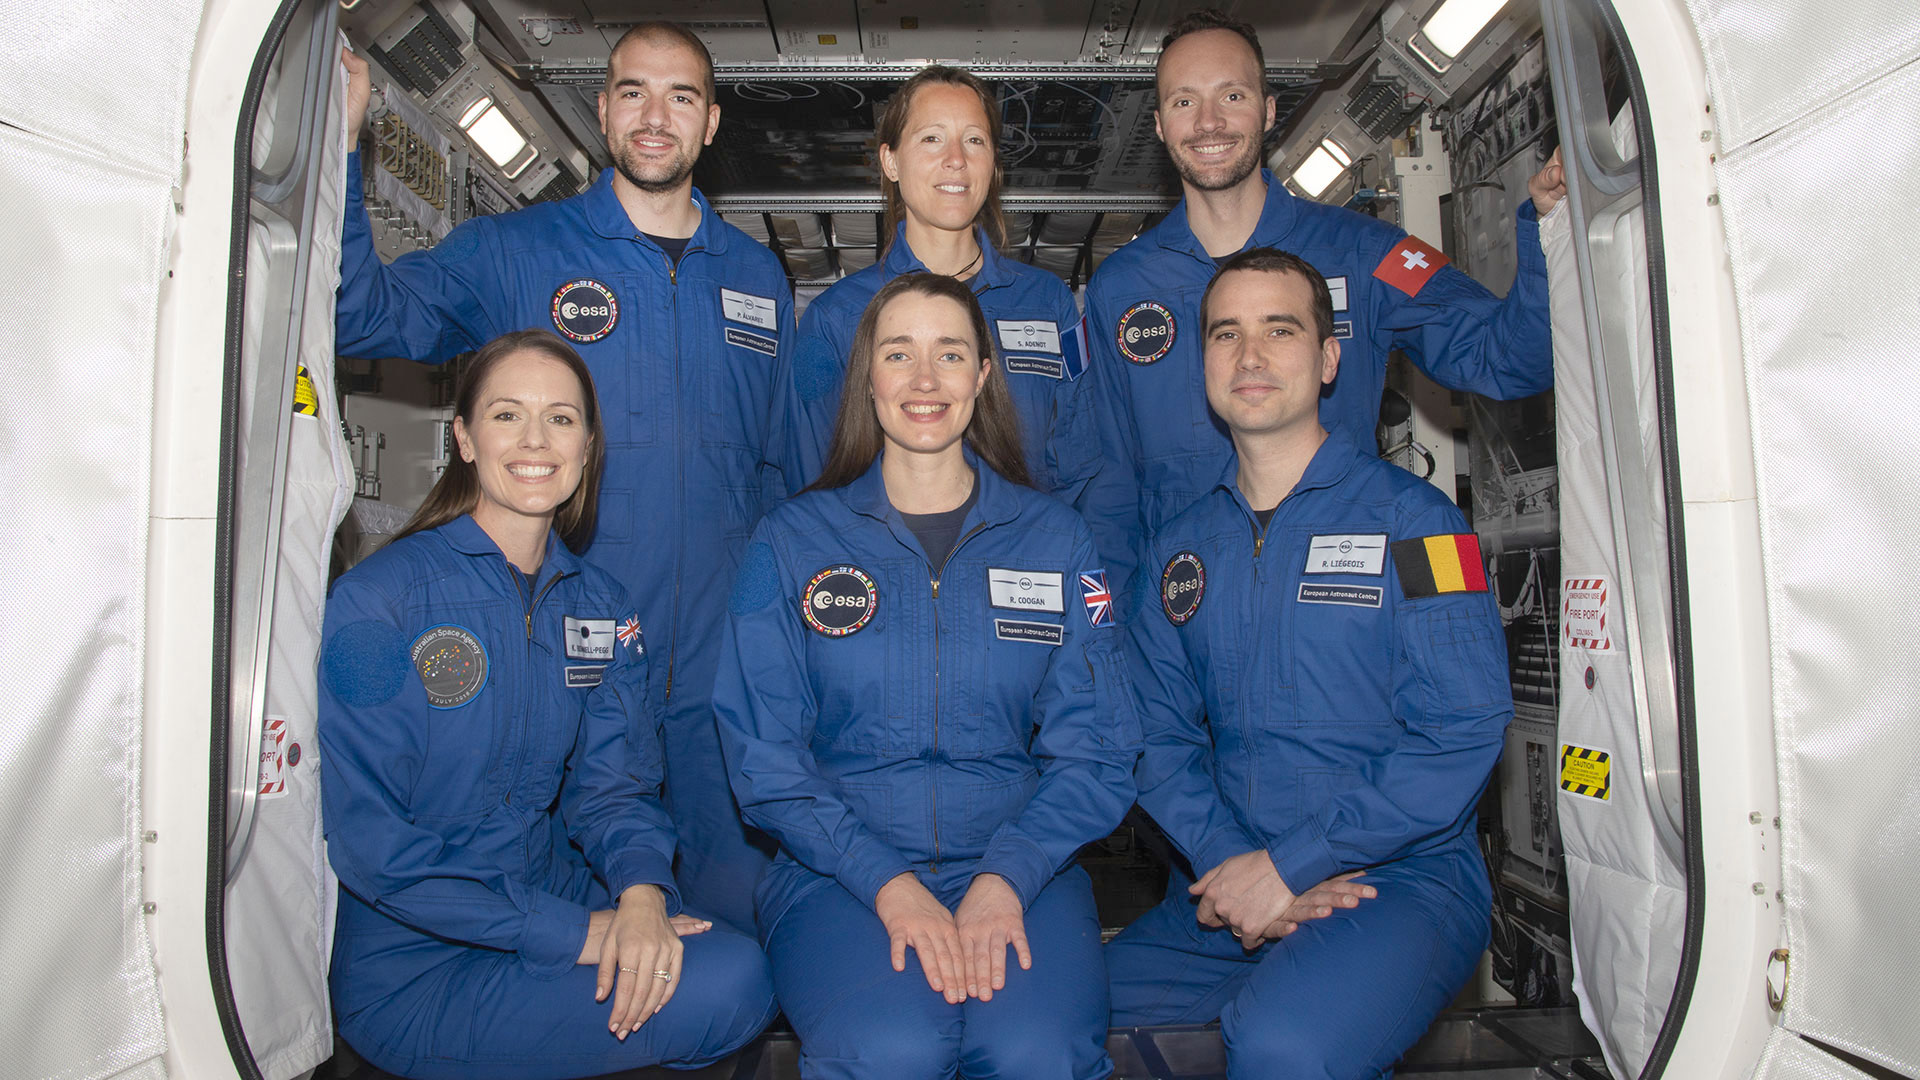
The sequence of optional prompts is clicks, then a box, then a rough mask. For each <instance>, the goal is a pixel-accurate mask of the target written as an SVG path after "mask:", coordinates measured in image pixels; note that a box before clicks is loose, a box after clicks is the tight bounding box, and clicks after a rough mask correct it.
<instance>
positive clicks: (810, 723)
mask: <svg viewBox="0 0 1920 1080" xmlns="http://www.w3.org/2000/svg"><path fill="white" fill-rule="evenodd" d="M771 524H772V523H771V522H767V521H763V522H761V523H760V526H759V528H758V529H756V530H755V532H754V535H753V539H752V541H751V542H749V543H748V545H747V553H746V556H745V558H744V559H743V560H742V561H741V564H740V573H739V576H738V577H737V578H736V579H735V580H734V588H733V595H732V597H731V598H730V599H729V600H728V602H727V607H728V616H729V617H728V619H727V625H726V631H725V633H724V634H723V636H722V639H721V644H720V666H719V672H718V674H717V676H716V677H715V680H714V688H713V709H714V717H715V720H716V721H717V723H718V725H719V729H720V746H721V749H722V750H723V751H724V752H725V754H726V759H727V771H728V773H729V775H730V776H731V777H732V781H733V793H734V796H735V797H736V798H737V799H739V801H740V813H741V816H742V817H744V818H745V819H746V820H747V822H748V823H749V824H752V825H754V826H757V827H759V828H762V829H765V830H766V831H767V832H769V833H772V834H773V836H774V837H775V838H776V839H778V840H779V841H780V846H781V848H782V849H783V850H784V851H786V852H787V853H788V854H789V855H791V856H792V857H793V858H794V859H795V860H797V861H798V862H799V863H800V864H801V865H803V866H805V867H807V868H808V869H809V870H812V871H813V872H814V873H817V874H822V875H825V876H827V877H831V878H834V879H836V880H837V881H839V882H840V884H841V885H843V886H845V887H846V890H847V891H848V892H850V893H852V894H853V895H854V896H855V897H858V898H859V900H860V901H861V902H862V903H864V904H866V905H867V906H868V907H872V906H873V903H874V898H875V897H876V896H878V895H879V892H880V887H881V886H882V885H885V884H886V883H887V882H889V881H891V880H893V878H894V877H896V876H898V875H900V874H904V873H908V872H910V871H911V870H912V869H913V866H912V864H911V863H909V862H908V861H907V859H906V857H905V856H903V855H901V854H900V852H899V851H898V850H897V849H896V848H894V846H893V845H891V844H889V843H887V842H886V841H885V840H882V839H881V838H880V837H879V836H878V835H876V834H875V833H874V831H873V830H872V829H870V828H868V827H867V825H866V823H865V822H863V821H861V820H860V818H859V816H858V815H857V814H855V813H854V812H853V809H852V808H851V807H850V806H848V805H847V803H846V800H845V799H843V798H842V797H841V792H840V787H839V785H838V784H837V783H835V782H834V781H833V780H831V779H829V778H827V777H826V776H825V775H823V774H822V773H821V772H820V768H819V764H818V762H817V761H816V760H815V758H814V756H813V750H812V748H811V745H810V743H811V740H812V737H813V730H814V721H815V718H816V717H817V716H818V715H819V707H818V704H817V702H816V701H815V698H814V694H813V687H812V683H811V681H810V677H809V674H808V671H807V662H806V641H805V639H804V637H803V635H805V634H807V633H810V632H811V631H809V630H807V629H806V628H805V627H804V626H802V625H801V622H800V616H799V614H798V612H797V611H795V609H794V605H793V603H792V600H793V598H795V597H798V596H799V595H800V588H799V585H798V584H797V582H796V581H795V580H794V579H793V578H792V576H791V575H789V574H788V573H787V572H786V569H785V567H784V566H782V565H781V564H780V561H779V559H778V557H777V556H776V554H775V551H774V546H773V544H774V540H773V533H774V531H775V530H774V529H773V528H771V527H770V526H771Z"/></svg>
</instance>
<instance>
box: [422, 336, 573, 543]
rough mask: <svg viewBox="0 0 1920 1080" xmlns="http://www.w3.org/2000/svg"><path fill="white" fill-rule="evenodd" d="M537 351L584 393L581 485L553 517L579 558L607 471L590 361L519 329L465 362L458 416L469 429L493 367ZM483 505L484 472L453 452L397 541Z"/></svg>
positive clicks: (458, 392) (456, 390)
mask: <svg viewBox="0 0 1920 1080" xmlns="http://www.w3.org/2000/svg"><path fill="white" fill-rule="evenodd" d="M521 352H532V353H538V354H540V355H541V356H544V357H546V358H547V359H549V360H556V361H558V362H560V363H561V364H563V365H565V366H566V368H567V370H568V371H571V372H573V375H574V378H576V379H579V380H580V394H581V396H582V397H583V398H585V401H584V402H582V404H583V406H584V407H585V415H584V416H583V417H582V419H583V420H584V421H585V422H586V425H587V459H586V460H585V461H583V462H581V463H580V486H579V487H577V488H574V489H573V494H572V495H570V496H568V497H567V501H566V502H563V503H561V504H560V507H559V510H558V511H557V512H556V513H555V514H554V516H553V527H554V529H555V530H556V531H557V532H559V534H560V539H561V540H562V541H564V542H565V543H566V545H567V547H569V548H571V549H572V550H573V551H574V552H575V553H576V554H577V553H579V552H582V551H585V550H586V549H587V545H588V544H589V543H592V542H593V523H594V514H595V510H596V503H597V501H598V499H599V496H600V474H601V473H602V472H603V471H604V470H605V467H606V461H607V439H606V430H605V428H603V427H602V426H601V423H600V400H599V398H598V397H597V396H596V395H595V394H594V392H593V376H592V375H591V374H590V373H589V372H588V371H587V365H586V362H585V361H583V360H581V359H580V354H579V353H577V352H574V351H573V347H572V346H571V345H568V344H567V343H566V342H564V341H562V340H560V339H559V338H558V337H557V336H555V335H554V333H553V332H552V331H551V330H516V331H514V332H513V333H511V334H502V335H500V336H499V337H497V338H494V339H493V340H492V341H489V342H487V343H486V344H485V345H482V346H481V347H480V351H478V352H476V353H474V354H473V359H471V360H469V361H467V367H466V370H465V371H462V372H461V373H460V385H459V386H457V387H455V388H454V402H453V411H454V415H456V416H458V417H459V418H460V419H461V421H462V422H463V423H465V424H466V425H468V426H469V427H471V426H472V425H473V423H474V421H475V420H477V419H479V418H478V417H477V416H475V415H474V414H475V413H477V412H479V409H480V388H481V387H482V386H485V385H486V382H487V376H489V375H491V374H493V369H494V368H497V367H499V366H500V364H501V362H503V361H505V360H506V359H507V358H508V357H510V356H512V355H514V354H515V353H521ZM479 503H480V473H479V470H478V469H476V468H475V467H474V464H473V462H471V461H466V460H464V459H462V458H461V457H460V455H459V454H458V453H455V454H454V455H453V456H452V458H451V459H450V460H449V461H448V462H447V468H446V471H445V472H443V473H441V474H440V479H439V480H437V481H435V482H434V485H433V490H432V491H429V492H427V497H426V499H425V500H424V501H422V502H421V503H420V509H418V510H415V511H414V512H413V517H411V518H409V519H408V520H407V524H406V526H405V527H404V528H402V529H401V530H400V531H399V532H398V533H396V534H394V537H393V538H394V539H395V540H398V539H400V538H401V537H403V536H411V535H413V534H414V533H417V532H425V531H426V530H428V529H437V528H439V527H440V526H442V525H445V524H446V523H447V522H449V521H452V520H454V519H455V518H457V517H459V516H460V515H462V514H466V513H470V512H472V510H473V508H474V507H475V506H478V505H479Z"/></svg>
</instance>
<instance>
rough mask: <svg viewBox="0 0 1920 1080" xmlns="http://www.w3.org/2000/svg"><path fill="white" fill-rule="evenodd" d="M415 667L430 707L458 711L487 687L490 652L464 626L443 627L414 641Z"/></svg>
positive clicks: (436, 628) (438, 627) (437, 627)
mask: <svg viewBox="0 0 1920 1080" xmlns="http://www.w3.org/2000/svg"><path fill="white" fill-rule="evenodd" d="M413 667H414V670H415V671H418V672H419V673H420V682H421V683H422V684H423V685H425V686H426V688H427V704H429V705H431V706H433V707H434V708H436V709H457V708H459V707H460V706H462V705H465V704H466V703H467V702H469V701H472V700H473V699H474V697H475V696H476V695H477V694H479V693H480V688H481V687H483V686H485V685H487V650H486V649H484V648H482V647H481V646H480V639H479V638H477V637H474V636H473V634H472V633H471V632H470V631H468V630H467V629H466V628H465V627H461V626H454V625H452V624H450V623H449V624H444V625H441V626H436V627H434V628H433V629H431V630H428V631H427V632H426V633H424V634H421V635H420V636H419V637H417V638H415V639H414V641H413Z"/></svg>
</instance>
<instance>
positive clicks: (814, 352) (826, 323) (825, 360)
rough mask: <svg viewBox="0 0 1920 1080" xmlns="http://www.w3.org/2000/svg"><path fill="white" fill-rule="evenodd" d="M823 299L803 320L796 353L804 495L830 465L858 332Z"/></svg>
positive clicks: (796, 427)
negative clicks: (850, 351)
mask: <svg viewBox="0 0 1920 1080" xmlns="http://www.w3.org/2000/svg"><path fill="white" fill-rule="evenodd" d="M822 301H826V297H825V296H824V295H823V296H818V297H815V298H814V301H813V303H811V304H809V305H807V310H806V312H805V313H803V314H802V315H801V316H800V332H799V337H798V338H797V339H796V340H795V345H794V351H793V379H792V384H793V396H792V403H791V405H790V407H789V409H788V418H789V421H788V422H789V425H790V427H791V430H792V434H791V439H792V442H793V445H794V448H795V449H794V456H795V458H796V460H797V461H798V463H799V473H800V479H799V482H798V483H797V484H795V485H793V487H794V490H796V491H797V490H799V489H800V488H803V487H805V486H807V485H808V484H811V483H813V482H814V480H816V479H818V478H819V476H820V470H821V468H822V467H824V466H825V465H826V463H827V448H828V447H829V446H830V445H832V443H833V425H834V422H835V420H837V419H838V418H839V416H840V394H841V390H842V388H843V384H844V383H845V381H846V373H847V350H848V348H850V347H851V345H852V339H853V331H854V327H853V326H852V325H849V324H848V322H847V320H846V319H844V318H841V317H839V316H838V313H837V311H836V310H834V309H835V307H836V305H834V304H833V303H832V302H831V301H826V302H824V303H823V302H822Z"/></svg>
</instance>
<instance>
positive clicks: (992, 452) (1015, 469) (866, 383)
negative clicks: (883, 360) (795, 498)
mask: <svg viewBox="0 0 1920 1080" xmlns="http://www.w3.org/2000/svg"><path fill="white" fill-rule="evenodd" d="M904 293H917V294H919V295H921V296H933V297H943V298H945V299H948V300H951V301H953V302H954V303H956V304H959V305H960V307H961V308H962V309H963V310H965V311H966V313H967V318H968V319H969V320H970V321H971V322H972V324H973V336H974V340H975V342H976V343H977V344H978V345H979V346H980V362H981V363H982V364H984V365H986V367H987V381H986V383H985V384H983V385H982V386H981V387H980V394H979V396H978V397H976V398H974V400H973V418H972V419H971V420H969V421H968V422H967V431H966V435H965V438H966V443H967V446H968V447H970V448H971V449H972V450H973V452H974V453H975V454H976V455H978V456H979V458H980V460H981V461H983V462H985V463H986V465H987V467H988V468H990V469H992V470H993V471H994V472H996V473H999V474H1000V477H1001V479H1003V480H1007V481H1010V482H1012V483H1015V484H1022V485H1029V484H1031V483H1032V481H1031V480H1030V479H1028V477H1027V459H1026V456H1025V454H1024V452H1023V451H1022V450H1021V447H1020V414H1019V413H1017V412H1015V411H1014V408H1013V395H1012V394H1011V393H1009V392H1008V390H1007V383H1006V379H1005V378H1004V377H1003V376H1002V375H1000V373H999V367H1000V365H999V364H998V363H996V362H995V358H994V349H993V337H992V335H991V334H990V333H989V332H988V330H987V317H986V315H985V314H983V313H982V312H981V310H980V302H979V301H978V300H976V299H974V296H973V290H971V289H969V288H967V286H966V285H965V284H963V283H962V282H960V281H958V280H957V279H954V278H950V277H947V276H946V275H944V274H927V273H913V274H902V275H900V276H899V277H897V278H894V279H893V280H892V281H889V282H887V283H886V284H885V285H883V286H881V288H880V291H879V292H877V293H875V294H874V296H873V300H872V301H871V302H870V303H868V304H867V310H866V311H865V312H864V313H862V314H861V316H860V326H859V328H858V329H857V330H855V331H854V332H853V351H852V354H851V355H849V356H848V357H847V382H846V385H845V387H844V388H842V390H841V391H840V417H839V419H838V420H836V421H835V422H834V425H833V442H832V443H831V444H830V445H829V447H828V449H827V464H826V466H825V467H824V468H822V469H821V470H820V479H818V480H815V481H814V482H813V483H811V484H809V485H807V490H808V491H813V490H816V489H817V490H820V491H831V490H833V489H834V488H843V487H846V486H847V485H848V484H851V483H853V482H854V481H855V480H858V479H859V478H860V477H862V476H865V475H866V473H867V470H868V469H871V468H873V463H874V460H875V459H876V458H878V457H879V456H880V451H881V449H882V447H884V446H885V445H886V434H885V433H884V432H883V431H882V430H881V429H880V417H879V414H878V413H877V412H875V410H874V406H873V351H874V338H876V337H877V336H879V325H880V313H881V312H882V311H883V310H885V309H886V306H887V305H888V304H890V303H892V302H893V300H894V298H895V297H898V296H900V295H902V294H904Z"/></svg>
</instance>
